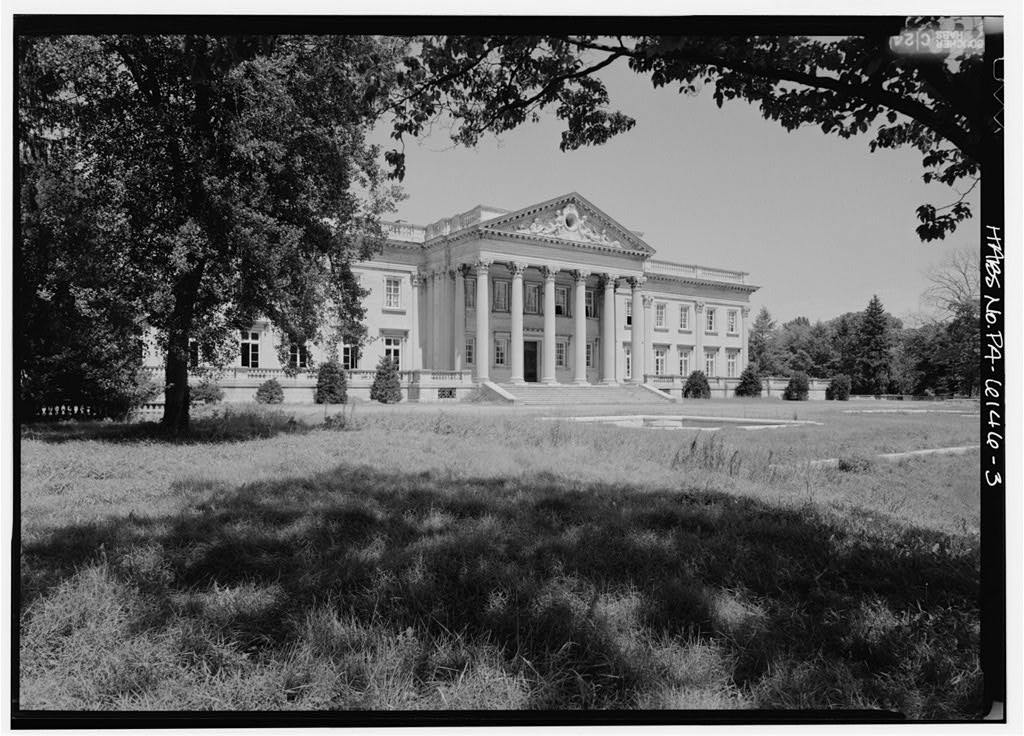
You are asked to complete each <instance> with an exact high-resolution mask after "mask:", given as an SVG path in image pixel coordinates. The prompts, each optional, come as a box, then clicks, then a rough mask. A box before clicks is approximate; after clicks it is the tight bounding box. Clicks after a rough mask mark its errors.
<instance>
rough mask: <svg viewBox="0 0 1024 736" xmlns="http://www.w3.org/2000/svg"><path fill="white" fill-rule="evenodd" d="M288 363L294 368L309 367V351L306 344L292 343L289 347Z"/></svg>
mask: <svg viewBox="0 0 1024 736" xmlns="http://www.w3.org/2000/svg"><path fill="white" fill-rule="evenodd" d="M288 365H290V366H291V367H292V368H309V351H308V350H307V349H306V346H305V345H292V346H291V347H289V348H288Z"/></svg>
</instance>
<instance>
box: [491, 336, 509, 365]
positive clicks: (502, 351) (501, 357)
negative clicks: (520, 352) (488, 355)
mask: <svg viewBox="0 0 1024 736" xmlns="http://www.w3.org/2000/svg"><path fill="white" fill-rule="evenodd" d="M507 361H508V338H507V337H496V338H494V365H505V364H506V362H507Z"/></svg>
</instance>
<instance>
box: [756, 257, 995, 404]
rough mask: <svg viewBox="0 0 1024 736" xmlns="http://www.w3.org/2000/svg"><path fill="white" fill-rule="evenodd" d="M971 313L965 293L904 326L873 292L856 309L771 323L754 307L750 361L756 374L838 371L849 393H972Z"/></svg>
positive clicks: (827, 374) (974, 343) (974, 349)
mask: <svg viewBox="0 0 1024 736" xmlns="http://www.w3.org/2000/svg"><path fill="white" fill-rule="evenodd" d="M976 273H977V272H976V271H975V274H976ZM978 320H979V305H978V301H977V298H976V297H973V296H971V295H968V296H967V297H966V298H964V299H963V300H961V301H955V302H950V303H948V304H947V305H946V307H945V309H944V310H943V311H942V312H940V314H939V315H938V316H936V317H935V318H933V319H931V320H929V321H928V322H926V323H925V324H922V325H921V326H919V327H904V325H903V323H902V321H901V320H899V319H897V318H896V317H894V316H892V315H891V314H889V313H888V312H886V311H885V308H884V306H883V305H882V302H881V300H880V299H879V298H878V297H877V296H873V297H872V298H871V301H869V302H868V305H867V307H866V308H865V309H864V311H863V312H847V313H846V314H842V315H840V316H838V317H835V318H833V319H830V320H828V321H827V322H822V321H820V320H819V321H817V322H814V323H813V324H812V323H811V322H810V320H808V319H807V318H806V317H797V318H796V319H793V320H790V321H789V322H785V323H783V324H781V325H779V324H776V322H775V320H773V319H772V316H771V313H770V312H769V311H768V310H767V309H766V308H762V309H761V311H760V313H759V314H758V315H757V318H756V319H755V320H754V323H753V325H752V327H751V330H750V345H749V349H750V366H751V367H752V368H753V370H754V371H756V372H757V373H758V374H759V375H761V376H793V375H796V374H800V373H805V374H807V375H808V376H810V377H811V378H822V379H828V378H831V377H833V376H837V375H846V376H849V378H850V391H851V392H852V393H854V394H910V395H928V394H963V395H968V396H975V395H977V393H978V384H979V371H980V367H979V355H980V349H981V332H980V329H979V322H978Z"/></svg>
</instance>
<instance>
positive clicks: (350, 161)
mask: <svg viewBox="0 0 1024 736" xmlns="http://www.w3.org/2000/svg"><path fill="white" fill-rule="evenodd" d="M403 50H404V42H403V41H397V40H393V39H377V38H368V37H357V36H330V37H313V36H303V37H288V36H202V35H175V36H169V35H168V36H63V37H22V38H20V39H19V46H18V62H19V88H18V95H19V97H18V103H19V105H18V123H19V136H20V142H21V146H22V151H23V155H22V167H21V172H20V173H21V184H22V187H23V193H22V197H23V201H28V202H30V203H31V207H33V208H35V210H34V211H35V214H34V215H32V216H35V217H36V218H37V219H39V220H41V221H46V220H47V218H49V221H51V222H52V221H54V220H55V219H56V220H60V219H62V216H63V214H64V213H63V212H62V211H61V208H62V207H63V208H65V209H66V207H65V205H64V203H62V202H59V201H57V202H55V201H54V199H53V198H52V197H49V198H48V197H46V196H40V195H41V194H43V192H42V190H41V189H40V185H41V183H46V182H54V181H60V182H64V185H66V186H67V187H68V188H70V190H71V191H72V193H73V196H75V197H78V198H84V199H85V200H86V201H85V203H84V205H83V206H82V207H81V208H80V216H81V217H82V218H83V219H84V220H85V221H86V224H83V225H82V227H83V228H87V229H91V231H93V232H95V233H98V235H97V237H96V238H94V239H93V241H92V242H95V243H100V242H102V250H103V254H104V259H103V260H101V261H100V264H102V266H103V267H107V268H111V269H113V270H112V271H111V272H110V274H109V276H110V278H111V279H112V280H113V279H116V282H117V284H118V287H117V290H116V294H119V295H120V299H121V301H122V302H125V304H124V305H123V306H125V307H126V309H125V313H126V315H128V314H131V315H132V319H135V320H137V321H135V322H134V323H133V324H132V325H131V328H129V329H127V330H126V331H127V332H129V333H132V334H134V335H136V336H137V335H139V334H141V332H142V331H145V330H154V331H155V333H156V335H157V337H158V342H159V346H160V347H161V348H162V349H163V350H164V353H165V355H166V369H165V381H166V389H165V398H166V404H165V413H164V420H163V421H164V423H165V425H166V426H167V427H168V428H169V429H170V430H172V431H174V432H182V431H187V429H188V421H189V414H188V404H189V401H188V355H189V345H190V341H191V340H198V341H199V342H200V343H202V344H203V346H204V347H206V348H209V349H211V350H213V349H214V348H216V347H217V346H218V345H224V344H225V343H230V342H232V340H233V337H234V336H237V330H239V329H246V328H248V327H249V326H250V325H251V324H252V322H253V320H255V319H256V318H257V317H260V316H263V317H266V318H269V319H270V320H272V321H273V322H274V324H275V325H277V326H278V327H280V328H281V329H282V330H283V331H284V332H285V333H286V334H287V335H288V336H289V337H290V338H291V339H292V340H294V341H296V342H300V343H301V342H306V341H313V340H318V339H325V335H324V332H323V331H324V329H325V326H326V325H331V326H333V327H336V328H337V329H339V330H341V331H342V332H345V333H349V334H352V333H358V331H359V330H360V324H359V323H360V320H361V317H362V307H361V305H360V298H361V296H362V294H363V292H362V290H361V289H360V288H359V286H358V284H357V282H356V280H355V279H354V277H353V274H352V272H351V269H350V264H351V263H352V261H353V260H357V259H360V258H365V257H367V256H369V255H370V254H371V253H372V252H373V251H374V250H375V249H376V248H378V247H379V246H380V245H381V244H382V242H383V238H384V235H383V232H382V230H381V227H380V223H379V215H380V214H381V213H382V212H383V211H386V209H388V208H389V207H390V204H391V200H392V197H393V195H394V192H393V191H392V190H391V188H390V187H389V186H384V185H383V184H382V180H383V178H384V177H383V172H382V171H381V169H380V167H379V152H378V151H377V149H376V148H375V147H374V146H372V145H369V144H368V142H367V140H366V135H367V133H368V131H369V129H370V127H371V126H372V124H373V123H374V121H375V120H376V119H377V117H378V116H379V114H380V113H381V111H382V110H383V109H384V106H385V100H386V97H387V93H388V91H389V89H390V85H391V84H392V83H393V75H394V71H395V69H396V67H397V59H398V58H399V54H400V53H402V52H403ZM96 182H101V183H102V186H97V185H96ZM93 189H99V190H101V192H100V195H102V196H100V195H96V196H95V197H94V199H95V200H96V204H97V206H96V207H92V206H90V202H89V201H88V200H89V198H90V197H91V196H92V190H93ZM100 205H102V206H100ZM48 206H50V207H51V208H52V212H51V213H49V214H48V213H46V212H42V213H40V212H39V210H45V209H46V208H47V207H48ZM24 216H25V212H23V217H24ZM26 222H27V220H24V219H23V225H24V224H25V223H26ZM64 230H66V232H61V231H60V230H59V228H58V229H54V228H51V229H50V230H49V231H47V232H45V233H44V235H45V237H35V236H36V234H38V231H39V229H38V228H37V229H35V230H33V229H32V228H25V229H24V230H23V233H22V235H23V237H22V242H21V248H22V255H23V257H24V258H25V259H26V260H30V259H38V258H40V257H41V256H40V252H41V251H43V250H46V249H51V250H54V251H57V252H60V253H63V254H73V252H74V241H73V238H75V237H77V236H76V235H75V233H74V231H73V230H72V229H71V228H64ZM42 260H44V261H45V260H46V259H45V258H43V259H42ZM46 270H47V267H45V266H44V267H43V268H41V269H39V270H38V273H40V274H42V275H45V273H46ZM71 281H72V282H73V281H74V279H72V280H71ZM75 286H76V284H74V283H70V284H69V285H68V288H69V289H72V288H73V287H75ZM39 288H43V290H44V291H43V292H42V297H46V296H48V294H47V292H46V291H45V284H42V283H41V284H28V285H27V286H26V297H25V298H24V299H23V300H22V305H23V313H24V317H25V321H24V322H23V324H22V325H21V328H22V331H23V335H32V334H40V333H39V332H38V330H39V329H40V326H41V325H42V324H43V322H44V321H45V320H46V319H47V314H46V312H45V310H44V309H41V308H40V305H41V304H42V303H44V302H45V301H46V300H45V298H44V299H42V301H41V300H40V294H39ZM30 291H32V292H33V293H29V292H30ZM112 298H118V297H116V296H112ZM79 301H80V302H81V300H79ZM129 301H130V303H128V302H129ZM50 303H55V302H53V300H52V299H51V302H50ZM60 303H66V304H71V305H74V303H75V300H74V299H72V298H64V299H63V301H62V302H60ZM127 307H130V309H128V308H127ZM125 319H128V317H127V316H126V317H125ZM325 341H327V342H329V339H326V340H325Z"/></svg>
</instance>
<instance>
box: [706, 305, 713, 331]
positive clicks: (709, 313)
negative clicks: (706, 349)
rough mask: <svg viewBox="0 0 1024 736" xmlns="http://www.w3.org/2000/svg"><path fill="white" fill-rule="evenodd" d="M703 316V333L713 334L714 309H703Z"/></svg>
mask: <svg viewBox="0 0 1024 736" xmlns="http://www.w3.org/2000/svg"><path fill="white" fill-rule="evenodd" d="M704 314H705V318H704V319H705V326H704V331H705V332H714V331H715V309H714V307H705V308H704Z"/></svg>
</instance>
